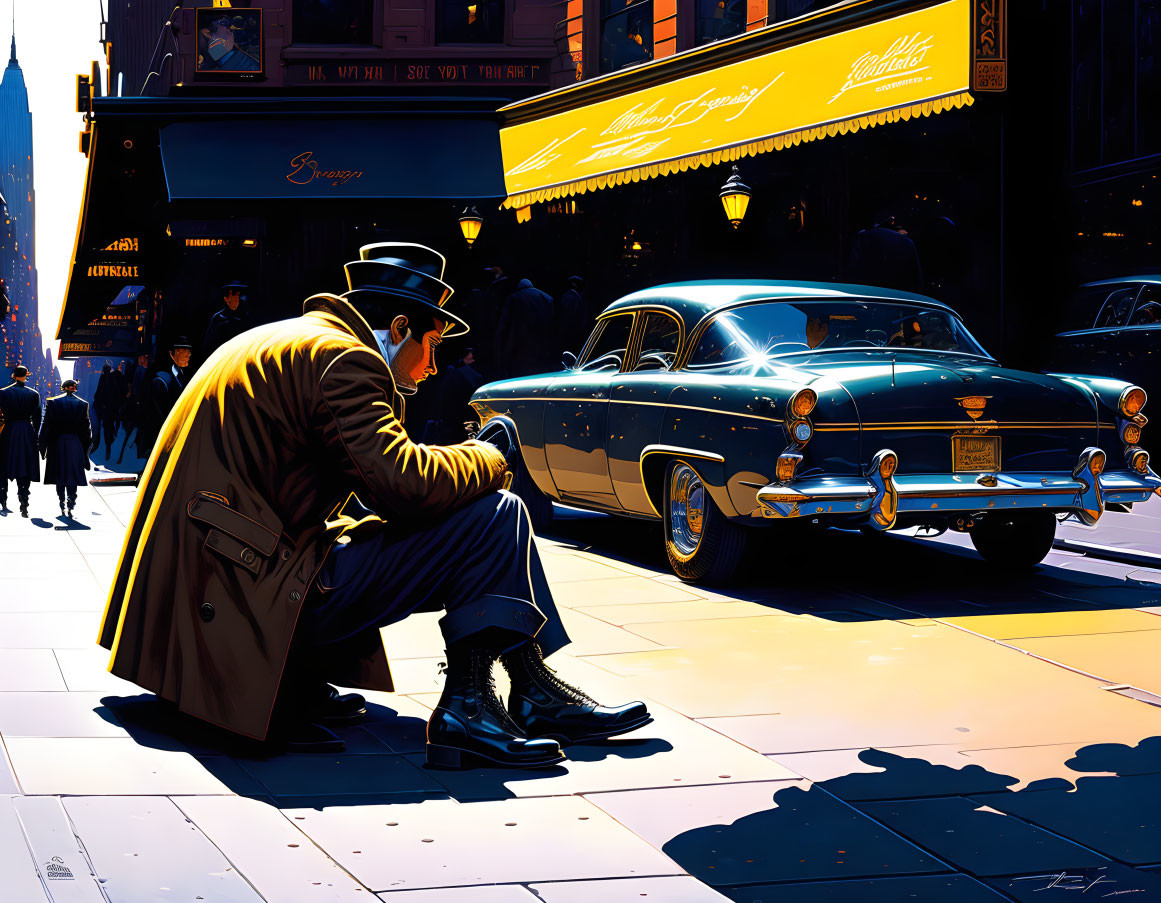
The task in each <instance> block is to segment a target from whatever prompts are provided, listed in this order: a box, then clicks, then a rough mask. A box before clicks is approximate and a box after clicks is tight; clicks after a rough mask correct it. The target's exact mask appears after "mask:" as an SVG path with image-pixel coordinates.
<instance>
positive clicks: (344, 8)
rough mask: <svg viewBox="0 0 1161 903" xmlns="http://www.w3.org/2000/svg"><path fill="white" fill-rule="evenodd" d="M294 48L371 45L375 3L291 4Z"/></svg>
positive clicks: (297, 0) (325, 0) (326, 0)
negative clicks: (295, 45) (296, 45)
mask: <svg viewBox="0 0 1161 903" xmlns="http://www.w3.org/2000/svg"><path fill="white" fill-rule="evenodd" d="M293 12H294V21H293V25H292V36H293V41H294V43H295V44H372V43H374V21H375V0H294V6H293Z"/></svg>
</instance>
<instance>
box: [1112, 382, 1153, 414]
mask: <svg viewBox="0 0 1161 903" xmlns="http://www.w3.org/2000/svg"><path fill="white" fill-rule="evenodd" d="M1148 397H1149V396H1147V395H1146V394H1145V390H1144V389H1142V388H1141V387H1140V386H1129V388H1127V389H1125V391H1124V392H1122V393H1121V400H1120V402H1119V403H1118V404H1117V407H1118V408H1120V411H1121V414H1122V415H1124V416H1125V417H1133V416H1135V415H1136V414H1139V413H1140V411H1141V408H1143V407H1145V401H1146V399H1147V398H1148Z"/></svg>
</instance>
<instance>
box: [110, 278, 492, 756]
mask: <svg viewBox="0 0 1161 903" xmlns="http://www.w3.org/2000/svg"><path fill="white" fill-rule="evenodd" d="M402 417H403V400H402V397H401V396H400V395H399V394H398V392H397V391H396V388H395V382H394V379H393V378H392V376H391V371H390V369H389V368H388V366H387V363H386V361H385V360H384V359H383V356H382V355H381V353H380V352H379V349H378V345H377V343H376V341H375V337H374V334H373V333H372V332H371V328H370V327H369V326H368V324H367V322H366V320H364V319H363V317H362V316H361V315H360V314H359V313H358V312H357V310H356V309H355V307H354V306H352V305H351V304H350V303H349V302H348V301H347V300H345V299H343V298H340V297H336V296H333V295H320V296H315V297H313V298H310V299H308V300H307V302H306V304H305V306H304V313H303V316H302V317H299V318H296V319H292V320H284V321H281V322H278V323H273V324H269V325H267V326H262V327H258V328H257V329H253V330H250V331H248V332H246V333H245V334H243V335H241V336H239V337H237V338H235V339H232V340H231V341H229V342H227V343H226V344H225V345H223V346H222V347H221V348H219V349H218V351H217V352H215V353H214V354H213V355H211V357H210V358H209V359H208V360H207V361H206V362H205V363H204V364H203V365H202V367H201V368H200V369H199V370H198V372H197V374H196V375H195V376H194V377H193V378H192V379H191V381H190V382H189V384H188V385H187V386H186V387H185V390H184V391H183V392H182V394H181V397H180V398H179V399H178V400H177V403H176V404H175V406H174V408H173V410H172V411H171V412H170V414H169V416H168V417H167V418H166V420H165V422H164V424H162V427H161V430H160V433H159V435H158V438H157V443H156V445H155V446H154V449H153V452H152V454H151V455H150V458H149V462H148V464H147V465H146V468H145V472H144V474H143V476H142V482H141V488H140V490H139V491H138V494H137V502H136V507H135V509H134V512H133V515H132V519H131V521H130V523H129V526H128V529H127V531H126V535H125V542H124V547H123V549H122V552H121V557H120V561H119V563H118V566H117V572H116V576H115V578H114V581H113V585H112V588H111V590H110V594H109V602H108V606H107V608H106V611H105V617H104V620H103V622H102V625H101V632H100V637H99V642H100V643H101V645H103V646H105V647H106V648H108V649H110V650H111V652H112V657H111V662H110V666H109V670H110V671H112V672H113V673H114V674H115V675H117V676H118V677H122V678H125V679H126V680H129V681H132V682H133V683H136V684H138V685H139V686H141V687H144V688H145V689H147V690H150V691H152V692H153V693H156V694H157V695H158V696H160V697H162V698H164V699H168V700H171V701H173V702H174V703H176V705H177V707H178V708H179V709H180V710H181V711H183V712H185V713H187V714H190V715H194V716H196V717H198V718H202V719H204V720H206V721H209V722H212V723H214V724H217V725H219V726H221V727H225V728H227V729H229V730H232V731H235V732H237V733H240V734H245V735H247V736H251V737H255V738H258V739H263V738H265V736H266V734H267V732H268V730H269V726H270V719H271V713H272V709H273V707H274V702H275V699H276V697H277V694H278V689H279V684H280V681H281V677H282V672H283V668H284V666H285V663H286V659H287V655H288V652H289V649H290V645H291V640H292V638H293V636H294V629H295V624H296V622H297V620H298V618H299V614H300V612H301V610H302V608H303V604H304V602H305V601H307V596H308V593H310V591H311V589H312V586H313V583H314V581H315V578H316V576H317V574H318V571H319V569H320V568H321V566H322V564H323V561H324V560H325V558H326V555H327V552H328V550H329V549H330V548H331V547H332V546H333V545H334V544H335V543H336V542H338V541H340V540H342V539H343V537H344V535H345V534H346V533H347V532H349V531H350V530H352V529H354V528H356V527H362V526H363V525H364V524H366V523H367V522H368V521H378V520H385V521H387V522H388V523H390V524H391V525H392V526H394V527H406V525H407V524H409V523H417V522H421V521H423V520H426V519H434V518H437V517H438V516H440V515H443V514H448V513H450V512H452V511H454V510H457V509H458V508H461V507H463V506H464V505H466V504H468V503H469V502H470V501H471V500H472V499H474V498H475V497H477V496H478V495H480V494H481V493H484V492H488V491H491V490H493V489H496V488H498V487H499V486H500V484H501V482H502V479H503V476H504V471H505V462H504V457H503V455H502V454H501V453H500V452H499V451H498V450H497V449H496V448H494V447H493V446H491V445H489V444H487V443H481V442H477V441H475V440H471V441H468V442H464V443H461V444H459V445H453V446H446V447H436V446H433V447H428V446H424V445H416V444H414V443H413V442H411V441H410V440H409V439H408V438H407V434H406V433H405V432H404V429H403V424H402ZM353 493H356V494H357V498H358V500H359V501H360V502H362V503H363V504H364V505H365V506H366V507H367V508H368V509H371V510H372V511H374V512H375V513H374V514H372V515H367V516H364V517H362V518H361V519H359V520H356V519H355V518H353V517H350V516H346V515H344V514H343V513H342V508H343V505H344V504H345V503H346V502H347V501H349V500H350V497H351V495H352V494H353ZM372 528H373V527H372ZM335 652H336V654H335V655H334V656H333V657H332V658H331V659H329V660H328V661H326V662H312V667H315V666H317V667H318V669H319V670H320V671H321V672H322V675H321V676H323V677H325V679H328V680H330V681H332V682H334V683H341V684H344V685H346V686H355V687H360V688H364V689H378V690H390V689H392V684H391V677H390V671H389V669H388V666H387V659H386V656H385V654H384V651H383V646H382V642H381V640H380V637H379V633H378V631H377V630H374V629H368V630H366V631H364V632H363V633H362V634H360V635H359V636H357V637H355V638H353V639H352V640H351V641H349V645H348V646H347V647H346V648H345V649H341V650H336V651H335Z"/></svg>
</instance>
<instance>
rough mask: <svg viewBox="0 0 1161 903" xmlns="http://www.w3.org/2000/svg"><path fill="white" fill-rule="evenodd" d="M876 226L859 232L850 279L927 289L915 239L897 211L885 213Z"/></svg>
mask: <svg viewBox="0 0 1161 903" xmlns="http://www.w3.org/2000/svg"><path fill="white" fill-rule="evenodd" d="M877 220H878V222H877V223H876V224H875V226H874V228H871V229H864V230H863V231H862V232H860V233H859V234H858V235H856V236H855V240H854V242H853V244H852V247H851V260H850V279H851V281H852V282H858V283H862V284H864V285H881V286H885V287H886V288H897V289H902V290H903V291H908V292H921V291H923V269H922V268H921V267H920V265H919V253H918V251H916V250H915V242H913V241H912V240H911V239H910V237H908V235H907V230H906V229H904V228H903V227H902V226H900V225H899V224H898V223H897V222H896V220H895V216H894V214H891V213H882V214H880V216H879V217H877Z"/></svg>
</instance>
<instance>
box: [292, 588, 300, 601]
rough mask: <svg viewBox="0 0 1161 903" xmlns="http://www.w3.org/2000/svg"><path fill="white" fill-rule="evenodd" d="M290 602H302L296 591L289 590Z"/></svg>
mask: <svg viewBox="0 0 1161 903" xmlns="http://www.w3.org/2000/svg"><path fill="white" fill-rule="evenodd" d="M290 601H291V602H300V601H302V593H300V592H299V591H298V590H291V593H290Z"/></svg>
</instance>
